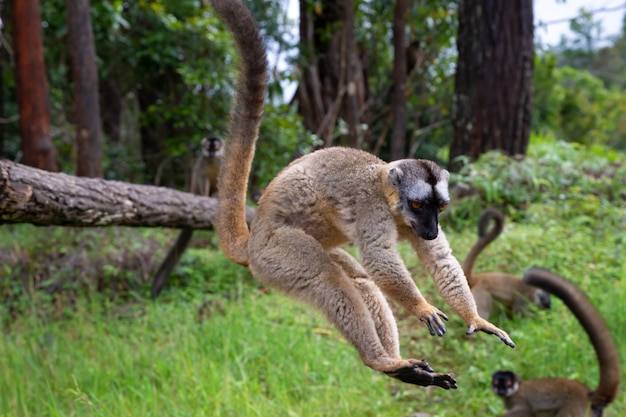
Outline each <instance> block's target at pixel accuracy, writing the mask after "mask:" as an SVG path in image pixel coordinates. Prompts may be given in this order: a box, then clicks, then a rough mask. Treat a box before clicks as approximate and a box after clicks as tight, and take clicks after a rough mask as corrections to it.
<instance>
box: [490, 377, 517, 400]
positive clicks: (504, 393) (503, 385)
mask: <svg viewBox="0 0 626 417" xmlns="http://www.w3.org/2000/svg"><path fill="white" fill-rule="evenodd" d="M520 381H521V379H520V377H519V375H518V374H516V373H515V372H513V371H496V372H494V373H493V374H492V375H491V390H492V391H493V392H494V394H496V395H499V396H500V397H510V396H512V395H514V394H515V393H516V392H517V390H518V389H519V384H520Z"/></svg>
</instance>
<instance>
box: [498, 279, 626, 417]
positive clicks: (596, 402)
mask: <svg viewBox="0 0 626 417" xmlns="http://www.w3.org/2000/svg"><path fill="white" fill-rule="evenodd" d="M524 281H525V282H527V283H529V284H532V285H535V286H537V287H539V288H542V289H544V290H545V291H547V292H549V293H551V294H553V295H555V296H557V297H558V298H560V299H561V300H563V302H564V303H565V305H566V306H567V307H568V308H569V309H570V310H571V311H572V313H574V316H576V319H577V320H578V321H579V322H580V324H581V325H582V326H583V328H584V329H585V331H586V332H587V335H588V336H589V339H590V340H591V344H592V345H593V347H594V350H595V352H596V356H597V358H598V363H599V368H600V378H599V379H600V380H599V382H598V386H597V388H596V389H595V390H592V389H590V388H588V387H587V386H585V385H584V384H582V383H580V382H578V381H573V380H569V379H565V378H541V379H532V380H527V381H522V380H521V378H520V377H519V375H517V374H516V373H515V372H512V371H498V372H496V373H494V374H493V376H492V389H493V391H494V393H495V394H496V395H499V396H501V398H502V399H503V401H504V405H505V407H506V410H507V411H506V413H505V414H503V416H504V417H522V416H530V417H540V416H541V417H585V416H593V417H601V416H602V413H603V410H604V408H605V407H606V406H607V405H609V404H610V403H611V402H613V401H614V400H615V396H616V395H617V390H618V388H619V384H620V381H621V372H620V362H619V355H618V351H617V348H616V346H615V342H614V341H613V338H612V337H611V333H610V332H609V329H608V327H607V326H606V323H605V322H604V320H603V319H602V317H601V316H600V314H598V312H597V310H596V309H595V307H594V306H593V304H592V303H591V301H590V300H589V299H588V298H587V296H586V295H585V293H583V292H582V291H581V290H580V289H579V288H578V287H577V286H576V285H574V284H573V283H571V282H569V281H568V280H566V279H565V278H563V277H560V276H558V275H556V274H554V273H552V272H550V271H547V270H545V269H540V268H532V269H529V270H528V271H526V273H525V274H524Z"/></svg>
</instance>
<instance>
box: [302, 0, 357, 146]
mask: <svg viewBox="0 0 626 417" xmlns="http://www.w3.org/2000/svg"><path fill="white" fill-rule="evenodd" d="M354 8H355V5H354V2H353V0H339V1H337V0H324V1H322V2H320V3H315V4H313V2H310V1H306V0H301V1H300V51H301V56H302V57H304V59H303V61H305V62H303V63H302V68H303V70H302V81H301V83H300V86H299V87H298V100H299V111H300V114H301V115H302V118H303V121H304V125H305V126H306V128H307V129H308V130H310V131H311V132H314V133H315V134H317V136H318V137H319V138H320V139H322V140H323V141H324V146H330V145H332V144H333V129H334V127H335V124H336V123H337V120H338V119H339V118H342V119H343V120H344V121H345V122H346V125H347V128H348V137H347V144H348V145H349V146H352V147H361V142H362V132H361V131H360V130H361V129H360V124H361V123H362V122H363V121H362V120H361V111H362V109H363V106H364V104H365V100H366V91H367V88H366V82H367V80H366V79H365V76H364V74H363V65H362V63H361V60H360V58H359V56H358V53H357V45H356V39H355V36H354V24H355V22H354V19H355V16H354Z"/></svg>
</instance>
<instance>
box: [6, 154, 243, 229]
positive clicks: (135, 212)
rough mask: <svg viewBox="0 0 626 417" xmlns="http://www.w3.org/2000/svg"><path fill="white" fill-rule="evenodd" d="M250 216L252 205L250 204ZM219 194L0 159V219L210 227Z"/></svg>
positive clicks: (81, 224)
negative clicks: (205, 194)
mask: <svg viewBox="0 0 626 417" xmlns="http://www.w3.org/2000/svg"><path fill="white" fill-rule="evenodd" d="M246 214H247V217H248V222H250V221H251V219H252V217H254V209H253V208H251V207H248V209H247V213H246ZM216 215H217V199H215V198H213V197H201V196H197V195H193V194H190V193H185V192H182V191H177V190H174V189H171V188H165V187H156V186H152V185H138V184H130V183H126V182H121V181H109V180H103V179H100V178H85V177H75V176H72V175H67V174H63V173H51V172H48V171H43V170H40V169H36V168H31V167H28V166H26V165H21V164H17V163H15V162H11V161H6V160H0V224H6V223H32V224H35V225H39V226H43V225H59V226H75V227H100V226H129V227H171V228H190V229H211V228H212V225H213V222H214V220H215V216H216Z"/></svg>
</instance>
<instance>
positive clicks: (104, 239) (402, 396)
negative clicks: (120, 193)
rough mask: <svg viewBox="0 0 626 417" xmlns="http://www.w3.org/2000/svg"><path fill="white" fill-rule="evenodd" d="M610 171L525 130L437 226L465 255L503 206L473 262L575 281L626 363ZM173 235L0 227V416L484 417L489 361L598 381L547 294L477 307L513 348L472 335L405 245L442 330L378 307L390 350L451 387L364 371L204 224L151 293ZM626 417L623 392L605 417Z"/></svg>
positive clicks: (624, 239) (616, 176) (625, 231)
mask: <svg viewBox="0 0 626 417" xmlns="http://www.w3.org/2000/svg"><path fill="white" fill-rule="evenodd" d="M625 181H626V158H624V155H622V154H618V153H615V152H613V151H611V150H608V149H594V148H582V147H578V146H574V145H571V144H565V143H562V142H557V141H553V140H539V139H537V138H535V140H534V142H533V145H532V146H531V150H530V151H529V157H528V158H527V159H526V160H525V161H523V162H516V163H512V162H511V161H510V160H508V159H506V158H503V157H502V156H500V155H498V154H490V155H486V156H485V157H484V158H483V159H481V160H480V161H478V162H477V163H475V164H472V165H470V166H468V168H467V169H466V170H464V171H463V172H461V174H459V175H455V176H453V185H455V186H459V185H463V184H466V185H469V186H470V188H471V190H472V192H470V193H469V194H467V195H466V196H463V197H459V198H457V199H454V200H453V202H452V204H451V206H450V210H449V211H448V212H447V213H446V214H445V215H444V216H443V217H442V219H441V223H442V227H443V228H444V230H445V231H446V235H447V237H448V240H449V241H450V243H451V245H452V247H453V250H454V253H455V255H456V256H457V257H458V258H459V259H460V260H462V259H463V258H464V257H465V254H466V253H467V252H468V250H469V248H470V247H471V245H472V244H473V242H474V241H475V239H476V222H477V219H478V216H479V215H480V212H481V210H482V209H484V208H486V207H490V206H498V207H500V208H501V209H502V210H504V212H505V213H506V215H507V225H506V228H505V232H504V233H503V234H502V235H501V236H500V237H499V239H498V240H497V241H496V242H494V243H493V244H492V245H491V246H489V247H488V248H487V249H486V250H485V252H484V253H483V254H482V255H481V257H480V258H479V260H478V262H477V264H476V271H477V272H480V271H496V270H498V271H506V272H510V273H513V274H517V275H519V276H521V275H522V274H523V271H524V270H525V269H527V268H529V267H533V266H540V267H544V268H547V269H550V270H552V271H554V272H556V273H558V274H560V275H562V276H564V277H566V278H568V279H570V280H571V281H573V282H575V283H576V284H578V285H579V286H580V288H582V289H583V290H584V291H585V292H586V293H587V294H588V296H589V298H590V299H591V300H592V302H593V303H594V305H595V306H596V308H597V309H598V311H599V312H600V313H601V314H602V316H603V317H604V318H605V320H606V322H607V324H608V326H609V328H610V329H611V332H612V334H613V337H614V339H615V341H616V343H617V345H618V348H619V349H620V357H621V360H622V363H624V360H626V315H625V314H623V312H624V306H625V305H626V264H625V263H624V255H626V192H625V191H624V190H626V184H625ZM175 234H176V232H175V231H169V230H137V229H135V230H123V229H122V230H115V229H89V230H87V229H85V230H77V229H65V228H60V227H47V228H41V227H39V228H37V227H34V226H30V225H4V226H2V227H1V228H0V275H2V279H1V280H0V297H1V298H0V300H2V304H1V306H0V318H1V319H2V330H3V333H2V339H1V340H0V416H7V417H8V416H11V417H13V416H19V417H27V416H28V417H30V416H33V417H41V416H64V417H65V416H68V417H69V416H81V417H91V416H154V417H156V416H215V417H221V416H233V417H235V416H237V417H246V416H281V417H282V416H286V417H291V416H294V417H295V416H307V417H308V416H341V417H343V416H359V417H360V416H391V417H395V416H397V417H426V416H442V417H443V416H476V415H481V416H497V415H499V414H501V413H502V412H503V406H502V403H501V400H500V399H498V398H497V397H496V396H495V395H494V394H493V393H491V391H490V388H489V384H490V375H491V373H492V372H494V371H496V370H499V369H511V370H515V371H517V372H518V373H520V374H521V375H522V377H523V378H526V379H529V378H538V377H544V376H560V377H566V378H572V379H577V380H580V381H581V382H584V383H586V384H588V385H589V386H591V387H595V386H596V384H597V379H598V366H597V360H596V358H595V354H594V352H593V349H592V347H591V344H590V343H589V340H588V339H587V337H586V335H585V333H584V331H583V330H582V328H581V327H580V325H579V324H578V323H577V321H576V320H575V319H574V317H573V316H572V314H571V313H570V312H569V311H568V310H567V308H566V307H565V306H564V305H563V304H562V303H561V302H560V301H558V300H554V301H553V307H552V309H551V310H549V311H536V310H533V311H532V312H531V313H530V314H529V315H526V316H513V317H508V316H507V315H506V314H505V312H504V311H503V310H502V309H496V310H495V311H494V312H492V317H491V320H492V321H493V322H494V323H495V324H496V325H497V326H499V327H501V328H503V329H505V330H507V331H508V332H509V334H510V336H511V337H512V338H513V340H514V341H515V343H516V344H517V346H516V348H515V349H511V348H509V347H507V346H505V345H504V344H502V343H501V342H500V341H499V340H498V339H497V338H495V337H494V336H490V335H487V334H484V333H480V334H475V335H472V336H465V334H464V333H465V325H464V323H463V322H462V321H461V320H460V318H459V317H458V316H456V315H455V314H454V312H453V311H452V309H451V308H450V307H449V306H447V305H446V304H445V303H444V301H443V300H442V299H441V297H440V296H439V295H438V294H437V292H436V290H435V288H434V285H433V282H432V280H431V278H430V277H429V276H428V275H427V273H426V272H425V270H424V269H423V268H422V266H421V265H420V264H419V262H418V260H417V258H416V256H415V255H414V254H413V253H412V251H411V249H410V248H409V247H408V246H406V245H404V244H403V245H401V246H400V250H401V253H402V255H403V258H404V259H405V261H406V263H407V266H408V267H409V270H410V271H411V273H412V275H413V277H414V278H415V281H416V283H417V284H418V286H419V288H420V290H421V291H422V292H423V293H424V294H425V296H426V297H427V299H428V300H429V301H430V302H431V303H432V304H434V305H436V306H437V307H439V308H440V309H441V310H443V311H444V312H446V313H447V314H448V315H449V316H450V321H449V323H448V331H447V333H446V334H445V335H444V336H443V337H441V338H439V337H431V336H429V335H428V331H427V329H426V328H425V327H424V326H423V325H422V324H421V323H420V322H419V321H417V320H416V319H415V318H413V317H410V316H407V314H406V313H405V312H404V311H403V310H402V309H401V308H399V307H397V306H395V305H394V306H392V307H393V308H394V311H395V312H396V317H397V319H398V326H399V330H400V334H401V343H402V345H401V350H402V353H403V355H404V356H405V357H415V358H418V359H422V358H423V359H427V360H428V361H429V363H430V364H431V365H432V366H433V368H435V370H437V371H439V372H452V373H453V374H454V376H455V378H456V379H457V382H458V389H457V390H451V391H445V390H442V389H439V388H432V387H429V388H424V387H416V386H411V385H406V384H402V383H400V382H398V381H396V380H394V379H391V378H389V377H386V376H384V375H381V374H378V373H376V372H374V371H372V370H370V369H369V368H367V367H365V366H363V364H362V363H361V361H360V359H359V358H358V355H357V354H356V352H355V351H354V349H353V348H352V347H351V346H350V345H349V344H348V343H346V341H345V340H343V339H342V337H341V336H340V335H339V334H338V332H337V331H336V330H334V329H333V328H332V327H331V326H330V325H329V323H328V322H327V321H326V320H325V319H324V318H323V317H322V316H321V315H320V314H319V313H317V312H316V311H313V310H311V309H310V308H309V307H307V306H306V305H303V304H300V303H297V302H294V301H292V300H290V299H288V298H286V297H285V296H284V295H282V294H281V293H279V292H277V291H274V290H272V289H268V288H263V287H262V286H260V285H259V284H258V283H257V282H256V281H255V280H254V278H253V277H252V276H251V275H250V273H249V272H248V271H247V270H246V269H245V268H242V267H239V266H237V265H234V264H232V263H231V262H229V261H228V260H226V259H225V258H224V257H223V255H222V254H221V253H220V252H219V250H217V249H216V247H215V238H214V236H213V235H212V233H210V232H204V233H198V236H197V238H196V240H195V244H194V246H195V247H194V248H191V249H189V250H188V251H187V252H186V253H185V255H184V257H183V259H182V261H181V264H180V265H179V266H178V267H177V268H176V270H175V273H174V275H173V277H172V279H171V282H170V285H169V286H168V287H167V288H166V290H165V292H164V293H163V295H162V296H161V297H160V298H158V299H156V300H150V299H149V292H150V278H151V276H152V273H154V270H155V269H156V267H157V266H158V262H159V261H160V259H162V257H163V256H164V253H165V251H166V250H167V244H168V243H170V242H171V241H172V240H173V239H174V237H175ZM622 368H623V372H624V369H626V366H623V367H622ZM625 373H626V372H625ZM625 376H626V375H625ZM622 385H624V384H622ZM625 413H626V392H625V390H624V387H623V386H622V387H621V388H620V394H619V396H618V398H617V400H616V401H615V402H614V403H613V404H611V405H610V406H609V407H608V408H607V409H606V411H605V416H607V417H612V416H622V415H624V414H625Z"/></svg>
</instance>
